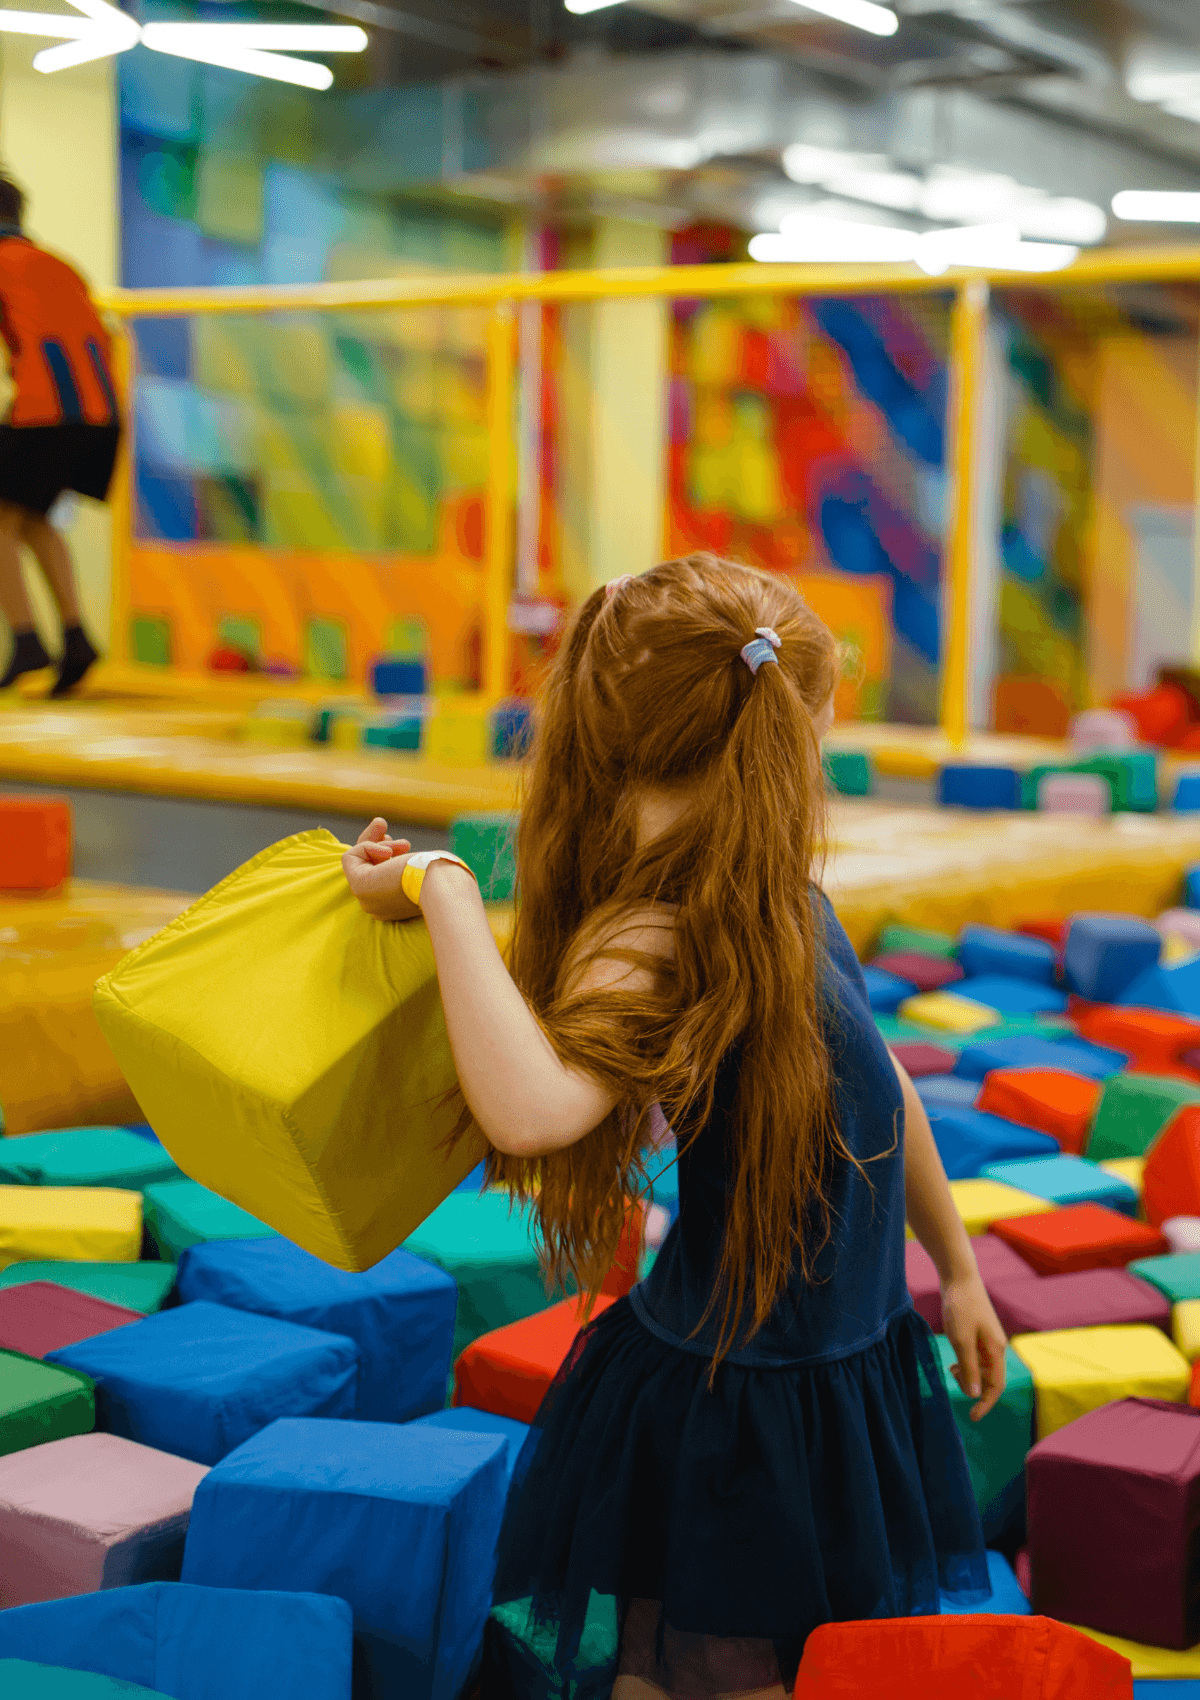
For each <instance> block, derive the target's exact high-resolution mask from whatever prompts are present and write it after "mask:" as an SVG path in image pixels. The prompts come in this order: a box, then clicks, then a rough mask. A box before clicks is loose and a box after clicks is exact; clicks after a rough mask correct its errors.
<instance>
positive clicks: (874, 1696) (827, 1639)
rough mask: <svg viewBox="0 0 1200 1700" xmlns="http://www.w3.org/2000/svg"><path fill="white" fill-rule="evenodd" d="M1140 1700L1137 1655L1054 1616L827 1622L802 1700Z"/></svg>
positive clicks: (798, 1691) (817, 1638)
mask: <svg viewBox="0 0 1200 1700" xmlns="http://www.w3.org/2000/svg"><path fill="white" fill-rule="evenodd" d="M885 1695H886V1697H887V1700H1132V1697H1133V1675H1132V1671H1131V1669H1130V1664H1129V1660H1128V1659H1123V1658H1122V1657H1121V1656H1120V1654H1119V1653H1114V1652H1113V1651H1112V1650H1111V1649H1110V1648H1108V1647H1103V1646H1101V1645H1100V1643H1099V1642H1098V1641H1092V1640H1090V1639H1089V1637H1088V1636H1086V1635H1082V1634H1080V1632H1079V1631H1078V1630H1077V1629H1068V1627H1067V1626H1066V1624H1064V1623H1053V1622H1051V1620H1050V1619H1049V1618H1048V1617H1008V1616H1002V1615H999V1614H997V1615H996V1616H983V1615H981V1616H978V1617H974V1616H972V1617H966V1616H964V1617H949V1616H947V1617H901V1618H882V1619H880V1618H875V1619H871V1620H869V1621H867V1622H862V1623H825V1624H822V1625H821V1627H820V1628H819V1629H814V1630H813V1632H812V1634H811V1635H810V1636H809V1638H808V1640H807V1641H806V1642H805V1645H804V1657H803V1659H802V1660H801V1661H800V1669H799V1672H798V1673H797V1676H796V1688H795V1700H881V1697H882V1696H885Z"/></svg>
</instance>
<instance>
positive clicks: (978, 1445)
mask: <svg viewBox="0 0 1200 1700" xmlns="http://www.w3.org/2000/svg"><path fill="white" fill-rule="evenodd" d="M933 1345H934V1350H935V1354H936V1357H937V1359H938V1360H939V1362H940V1366H941V1371H942V1379H943V1380H944V1381H945V1384H946V1391H947V1393H948V1394H949V1395H950V1405H951V1408H952V1409H953V1412H954V1421H955V1422H956V1424H957V1425H958V1432H959V1434H960V1435H961V1436H962V1443H963V1451H964V1452H965V1453H966V1455H967V1469H968V1470H969V1471H970V1475H971V1488H972V1490H973V1492H974V1494H975V1503H976V1504H977V1505H978V1507H979V1509H980V1511H981V1512H986V1511H987V1510H988V1508H989V1507H991V1506H993V1505H996V1504H998V1503H999V1502H1000V1501H1001V1499H1002V1498H1003V1496H1004V1494H1005V1493H1006V1491H1007V1490H1008V1489H1009V1488H1010V1485H1011V1484H1012V1483H1013V1482H1014V1481H1017V1480H1019V1479H1021V1478H1023V1476H1024V1474H1025V1454H1026V1453H1027V1452H1028V1451H1029V1448H1030V1447H1031V1446H1032V1445H1033V1411H1034V1397H1033V1376H1032V1375H1031V1374H1030V1372H1029V1369H1028V1367H1027V1365H1025V1364H1023V1363H1022V1362H1021V1360H1020V1358H1019V1357H1018V1356H1017V1354H1016V1353H1015V1352H1014V1351H1013V1349H1012V1347H1011V1346H1009V1347H1008V1348H1007V1349H1006V1354H1005V1365H1006V1368H1007V1381H1006V1383H1005V1388H1004V1392H1003V1393H1002V1394H1001V1395H1000V1399H999V1401H998V1403H997V1404H996V1405H994V1406H993V1408H992V1409H991V1410H990V1411H989V1412H988V1414H987V1416H986V1417H984V1419H983V1421H982V1422H978V1423H973V1422H972V1421H971V1407H972V1405H973V1404H974V1403H975V1401H974V1400H973V1399H969V1398H968V1397H967V1395H966V1394H965V1393H964V1392H963V1391H962V1389H961V1388H960V1387H959V1385H958V1383H957V1381H955V1379H954V1377H953V1376H952V1375H951V1373H950V1366H951V1365H952V1364H954V1363H956V1362H957V1359H956V1357H955V1354H954V1347H953V1346H952V1345H951V1344H950V1342H949V1340H948V1339H947V1338H946V1336H945V1335H944V1334H935V1335H934V1338H933Z"/></svg>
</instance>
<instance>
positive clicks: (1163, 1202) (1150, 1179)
mask: <svg viewBox="0 0 1200 1700" xmlns="http://www.w3.org/2000/svg"><path fill="white" fill-rule="evenodd" d="M1142 1203H1143V1207H1144V1209H1145V1212H1146V1220H1147V1221H1148V1222H1152V1223H1153V1224H1154V1226H1155V1227H1156V1228H1161V1227H1162V1225H1163V1223H1164V1222H1165V1221H1167V1220H1168V1219H1169V1218H1170V1217H1172V1216H1200V1104H1185V1105H1184V1106H1183V1108H1182V1109H1180V1110H1176V1112H1175V1114H1174V1115H1173V1116H1172V1117H1171V1119H1170V1121H1169V1122H1168V1123H1167V1125H1166V1127H1164V1128H1163V1130H1162V1132H1161V1133H1160V1134H1159V1136H1158V1138H1157V1139H1156V1140H1155V1141H1154V1144H1153V1145H1152V1146H1151V1147H1150V1152H1149V1155H1148V1156H1147V1158H1146V1167H1145V1168H1144V1169H1143V1171H1142Z"/></svg>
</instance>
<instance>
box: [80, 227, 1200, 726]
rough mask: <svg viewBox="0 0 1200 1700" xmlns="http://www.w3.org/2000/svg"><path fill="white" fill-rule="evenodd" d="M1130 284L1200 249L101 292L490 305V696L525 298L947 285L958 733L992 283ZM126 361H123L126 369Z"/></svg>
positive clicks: (263, 308)
mask: <svg viewBox="0 0 1200 1700" xmlns="http://www.w3.org/2000/svg"><path fill="white" fill-rule="evenodd" d="M1133 283H1200V248H1195V249H1178V248H1135V249H1129V250H1127V251H1114V250H1108V251H1100V252H1096V253H1091V254H1085V255H1082V256H1081V257H1080V258H1079V259H1078V260H1077V261H1076V262H1075V263H1074V264H1073V265H1071V266H1067V267H1065V268H1064V269H1063V270H1061V271H1057V272H1049V273H1033V274H1031V273H1026V272H1004V271H989V272H982V271H969V272H967V271H958V270H954V271H949V272H947V273H945V274H943V275H942V276H938V277H929V276H926V275H924V274H922V273H916V272H914V271H912V269H911V268H910V267H908V266H896V265H887V266H884V265H876V266H845V265H842V266H822V265H709V266H659V267H655V266H647V267H625V268H620V269H611V270H596V271H561V272H544V273H521V274H512V275H508V276H493V275H485V276H476V277H457V276H446V277H414V278H394V279H383V280H371V281H366V282H362V283H324V284H306V285H297V286H294V287H293V286H279V287H274V288H256V289H236V288H233V289H209V290H196V289H145V290H123V289H119V290H110V291H108V292H106V293H104V294H102V295H101V296H99V297H98V300H99V302H100V304H101V305H102V306H103V307H104V308H106V309H107V310H108V311H109V312H110V313H112V314H113V315H114V316H116V317H117V318H118V319H120V320H122V321H125V322H128V321H130V320H134V319H141V318H166V317H177V316H182V315H190V314H223V313H246V312H289V311H292V312H294V311H299V310H303V311H306V312H313V311H316V312H334V311H344V310H346V309H355V308H359V309H361V308H389V307H391V308H403V307H431V306H476V307H488V308H490V309H491V313H490V315H489V322H488V330H487V368H488V370H487V382H488V433H489V439H490V443H489V476H488V488H487V498H488V500H487V520H486V543H485V579H486V584H485V593H484V607H485V612H486V619H485V633H484V662H483V693H482V694H483V696H484V698H485V699H487V700H488V701H489V702H494V701H497V700H498V699H499V698H500V697H501V696H502V695H503V694H504V691H505V677H504V673H505V664H506V645H505V633H506V622H507V607H508V599H509V593H510V591H511V588H512V584H513V570H514V562H513V553H514V534H513V525H512V503H513V500H514V488H515V476H514V472H515V468H514V453H513V429H514V426H513V420H514V401H515V386H516V381H517V374H516V358H515V342H514V325H515V315H514V311H513V309H514V306H515V304H516V303H518V302H522V301H533V302H543V303H547V304H549V303H584V302H589V301H603V300H614V299H625V300H638V299H641V300H653V299H668V298H671V297H682V298H687V299H704V300H720V299H725V300H729V299H734V298H737V297H739V296H764V295H792V296H797V295H799V296H818V295H821V296H829V295H851V294H853V295H861V294H891V293H903V294H913V293H925V294H929V293H933V294H951V295H952V296H953V298H954V301H953V312H952V320H951V351H950V380H951V416H950V420H949V425H950V433H949V436H950V442H949V454H948V471H949V473H950V476H951V490H952V498H951V507H950V516H949V525H948V532H947V538H946V581H947V598H946V601H947V621H946V637H945V649H944V660H943V664H942V678H941V692H940V720H941V725H942V728H943V730H944V732H945V733H946V735H947V737H948V738H949V739H950V740H951V741H952V742H953V743H956V744H957V743H961V742H962V740H963V739H964V738H965V736H966V731H967V726H968V723H969V715H968V692H969V678H968V673H969V635H970V614H971V565H972V550H973V544H974V534H973V525H974V515H975V511H976V507H977V502H978V490H977V480H978V472H977V456H976V452H975V448H976V445H975V440H974V420H975V416H976V402H977V399H978V391H979V385H980V383H981V381H982V376H983V343H984V337H985V335H986V327H987V316H988V297H989V288H990V287H991V286H1003V287H1005V288H1008V289H1029V290H1036V291H1038V292H1039V293H1040V292H1045V291H1058V290H1062V289H1088V288H1102V287H1104V286H1107V285H1114V284H1133ZM129 365H130V363H129V362H128V360H127V362H126V369H127V371H128V370H129ZM132 460H133V456H132V453H129V454H127V456H126V459H125V469H126V470H125V476H124V479H123V481H122V486H121V489H120V491H119V493H118V494H117V496H116V498H115V500H114V512H113V522H114V549H113V610H114V616H115V618H114V623H113V624H114V639H115V641H116V644H117V645H121V646H123V645H124V644H125V643H126V642H127V634H126V629H125V628H126V626H127V624H128V622H127V620H125V619H124V615H125V613H126V611H127V609H128V602H129V592H128V550H129V540H130V536H131V522H132V490H131V484H130V478H131V476H132Z"/></svg>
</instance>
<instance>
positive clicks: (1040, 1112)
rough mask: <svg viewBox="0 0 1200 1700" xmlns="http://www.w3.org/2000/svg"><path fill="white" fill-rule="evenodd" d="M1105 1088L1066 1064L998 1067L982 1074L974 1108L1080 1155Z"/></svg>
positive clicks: (1085, 1145) (1083, 1149) (1084, 1148)
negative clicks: (1047, 1137)
mask: <svg viewBox="0 0 1200 1700" xmlns="http://www.w3.org/2000/svg"><path fill="white" fill-rule="evenodd" d="M1102 1090H1103V1088H1102V1087H1101V1085H1100V1082H1099V1081H1097V1080H1090V1079H1089V1078H1088V1077H1087V1076H1086V1075H1082V1074H1072V1073H1071V1072H1070V1071H1069V1070H1068V1069H1066V1068H1061V1069H1058V1068H998V1069H994V1070H993V1071H992V1072H991V1073H990V1074H987V1075H985V1076H984V1080H983V1084H982V1085H981V1087H980V1088H979V1096H978V1097H977V1098H976V1100H975V1102H976V1107H977V1108H978V1109H980V1110H986V1111H987V1112H988V1113H989V1114H991V1115H994V1116H1006V1117H1007V1118H1008V1120H1009V1121H1014V1122H1022V1123H1023V1124H1024V1125H1025V1126H1026V1127H1036V1128H1039V1129H1040V1130H1041V1132H1042V1133H1048V1134H1050V1136H1051V1137H1052V1138H1054V1139H1056V1140H1057V1141H1058V1143H1059V1145H1060V1146H1061V1147H1062V1149H1063V1150H1064V1151H1065V1152H1068V1153H1070V1154H1073V1155H1075V1156H1078V1157H1082V1155H1083V1153H1084V1152H1085V1151H1086V1149H1087V1143H1088V1137H1089V1135H1090V1134H1091V1131H1092V1122H1093V1120H1094V1119H1095V1115H1096V1110H1097V1108H1098V1106H1099V1103H1100V1095H1101V1092H1102Z"/></svg>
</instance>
